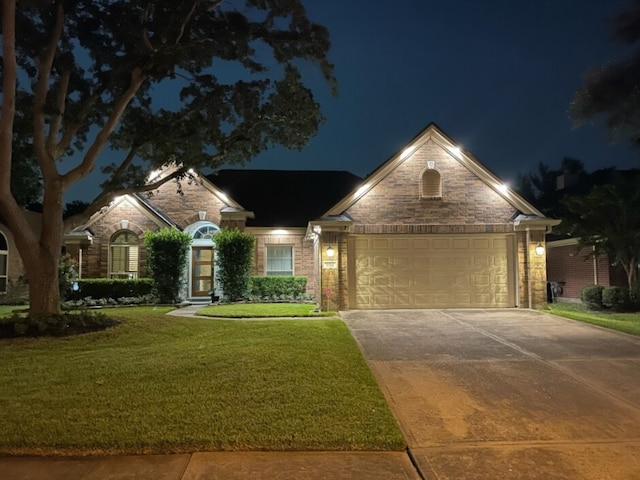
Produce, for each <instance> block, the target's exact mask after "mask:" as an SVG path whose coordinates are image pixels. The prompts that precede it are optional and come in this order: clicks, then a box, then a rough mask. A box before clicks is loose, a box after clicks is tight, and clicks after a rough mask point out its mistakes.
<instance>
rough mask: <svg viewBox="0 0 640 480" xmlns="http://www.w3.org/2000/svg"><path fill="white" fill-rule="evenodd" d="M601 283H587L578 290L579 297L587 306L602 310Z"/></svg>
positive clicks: (602, 288)
mask: <svg viewBox="0 0 640 480" xmlns="http://www.w3.org/2000/svg"><path fill="white" fill-rule="evenodd" d="M603 290H604V287H603V286H602V285H587V286H586V287H583V288H582V290H581V291H580V299H581V300H582V303H584V304H585V306H586V307H587V308H590V309H592V310H602V308H603V304H602V291H603Z"/></svg>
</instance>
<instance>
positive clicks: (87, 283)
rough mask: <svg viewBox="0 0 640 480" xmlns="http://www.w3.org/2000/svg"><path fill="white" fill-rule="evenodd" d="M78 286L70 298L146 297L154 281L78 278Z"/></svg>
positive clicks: (147, 279)
mask: <svg viewBox="0 0 640 480" xmlns="http://www.w3.org/2000/svg"><path fill="white" fill-rule="evenodd" d="M78 287H79V289H78V291H76V292H71V294H70V295H69V300H76V301H77V300H81V299H83V298H86V297H91V298H121V297H144V296H148V295H149V294H150V293H151V291H152V289H153V281H152V280H151V279H150V278H133V279H124V278H83V279H80V280H78Z"/></svg>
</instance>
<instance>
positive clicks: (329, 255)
mask: <svg viewBox="0 0 640 480" xmlns="http://www.w3.org/2000/svg"><path fill="white" fill-rule="evenodd" d="M335 253H336V252H335V251H334V250H333V247H332V246H331V245H329V246H328V247H327V257H333V255H334V254H335Z"/></svg>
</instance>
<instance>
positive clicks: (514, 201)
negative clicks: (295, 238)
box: [322, 122, 545, 218]
mask: <svg viewBox="0 0 640 480" xmlns="http://www.w3.org/2000/svg"><path fill="white" fill-rule="evenodd" d="M428 140H432V141H433V142H434V143H436V144H437V145H439V146H441V147H442V148H443V149H444V150H445V151H447V152H448V153H449V154H450V155H451V156H452V157H453V158H455V159H456V160H458V162H460V164H462V165H463V166H464V167H466V168H467V169H468V170H469V171H471V172H472V173H474V174H475V175H476V176H477V177H478V178H480V179H481V180H482V181H484V183H486V184H487V185H488V186H489V187H490V188H492V189H493V190H494V191H495V192H496V193H498V195H500V196H501V197H503V198H504V199H505V200H506V201H507V202H509V203H510V204H511V205H513V207H514V208H516V209H517V210H518V211H520V212H521V213H523V214H526V215H533V216H536V217H542V218H545V215H544V214H543V213H542V212H540V211H539V210H538V209H537V208H536V207H534V206H533V205H532V204H531V203H529V202H528V201H527V200H525V199H524V198H523V197H521V196H520V195H519V194H518V193H516V192H515V191H514V190H512V189H511V188H509V187H507V186H505V184H504V183H503V182H502V181H501V180H500V179H499V178H498V177H497V176H496V175H495V174H494V173H493V172H491V171H490V170H489V169H488V168H487V167H485V166H484V165H482V164H481V163H480V162H479V161H478V160H477V159H476V158H475V157H474V156H473V155H471V153H469V152H467V151H465V150H463V149H461V148H460V147H459V146H458V145H457V144H456V143H455V142H454V141H453V140H452V139H451V138H450V137H449V136H448V135H447V134H445V133H444V132H443V131H442V130H441V129H440V127H438V126H437V125H436V124H435V123H433V122H432V123H430V124H429V125H427V127H426V128H425V129H424V130H422V131H421V132H420V133H418V134H417V135H416V136H415V137H414V138H413V139H412V140H411V141H410V142H409V143H408V144H407V145H406V146H405V148H403V149H402V150H400V151H399V152H397V153H396V154H394V155H392V156H391V158H389V159H388V160H387V161H386V162H384V163H383V164H382V165H380V166H379V167H378V168H377V169H376V170H374V171H373V172H372V173H371V174H369V175H368V176H367V177H366V178H365V180H364V181H363V182H362V184H361V185H360V186H358V187H357V188H356V189H355V190H353V191H352V192H350V193H349V194H348V195H346V196H345V197H344V198H343V199H341V200H340V201H339V202H338V203H336V204H335V205H333V207H331V208H330V209H329V210H326V211H325V212H324V214H323V215H322V217H331V216H336V215H340V214H342V213H343V212H345V211H346V210H347V209H349V207H351V206H352V205H353V204H354V203H356V202H357V201H358V200H359V199H360V198H362V197H363V196H364V195H366V193H367V192H369V191H370V190H371V189H372V188H373V187H374V186H376V185H377V184H378V183H380V182H381V181H382V180H383V179H384V178H385V177H386V176H387V175H389V173H391V172H392V171H393V170H395V169H396V168H397V167H398V166H399V165H401V164H402V163H403V162H404V161H406V160H407V159H408V158H410V157H411V155H412V154H413V153H414V152H415V151H417V150H418V149H419V148H420V147H421V146H422V145H423V144H424V143H426V142H427V141H428Z"/></svg>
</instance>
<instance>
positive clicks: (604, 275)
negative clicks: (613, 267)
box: [547, 244, 610, 300]
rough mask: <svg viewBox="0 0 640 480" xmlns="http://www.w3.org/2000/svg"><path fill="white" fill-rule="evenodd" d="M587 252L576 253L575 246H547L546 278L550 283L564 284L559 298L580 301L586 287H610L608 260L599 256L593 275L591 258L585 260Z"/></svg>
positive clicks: (584, 250)
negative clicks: (595, 285)
mask: <svg viewBox="0 0 640 480" xmlns="http://www.w3.org/2000/svg"><path fill="white" fill-rule="evenodd" d="M588 252H589V249H588V248H587V249H583V250H581V251H579V252H578V251H576V248H575V245H561V246H557V247H554V246H553V244H551V245H550V246H549V248H548V250H547V259H548V260H547V277H548V278H549V281H550V282H564V285H563V287H562V294H561V295H559V298H566V299H573V300H575V299H580V292H581V290H582V288H583V287H585V286H587V285H594V283H596V284H597V285H603V286H605V287H608V286H609V285H610V274H609V271H610V266H609V261H608V258H607V257H606V256H604V255H601V256H599V257H598V258H597V259H596V266H595V275H594V262H593V258H588V259H585V256H586V255H587V254H588ZM596 276H597V278H596Z"/></svg>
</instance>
